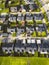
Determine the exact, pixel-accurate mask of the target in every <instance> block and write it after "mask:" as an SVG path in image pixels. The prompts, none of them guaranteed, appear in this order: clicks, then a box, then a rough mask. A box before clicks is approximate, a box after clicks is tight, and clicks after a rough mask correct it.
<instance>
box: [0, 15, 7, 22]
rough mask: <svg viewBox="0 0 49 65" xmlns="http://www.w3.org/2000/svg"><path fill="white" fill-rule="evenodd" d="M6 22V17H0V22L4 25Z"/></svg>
mask: <svg viewBox="0 0 49 65" xmlns="http://www.w3.org/2000/svg"><path fill="white" fill-rule="evenodd" d="M5 20H6V15H0V22H1V23H4V22H5Z"/></svg>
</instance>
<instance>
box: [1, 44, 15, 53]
mask: <svg viewBox="0 0 49 65" xmlns="http://www.w3.org/2000/svg"><path fill="white" fill-rule="evenodd" d="M13 47H14V44H13V43H2V51H3V53H5V54H11V53H12V52H13Z"/></svg>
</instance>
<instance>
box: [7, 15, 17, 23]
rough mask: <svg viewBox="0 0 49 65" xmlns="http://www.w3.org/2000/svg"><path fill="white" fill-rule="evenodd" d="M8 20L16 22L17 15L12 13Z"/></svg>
mask: <svg viewBox="0 0 49 65" xmlns="http://www.w3.org/2000/svg"><path fill="white" fill-rule="evenodd" d="M8 20H9V21H10V22H16V16H15V15H13V14H10V15H9V19H8Z"/></svg>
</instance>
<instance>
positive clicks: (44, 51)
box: [38, 39, 49, 54]
mask: <svg viewBox="0 0 49 65" xmlns="http://www.w3.org/2000/svg"><path fill="white" fill-rule="evenodd" d="M48 43H49V40H45V39H42V43H41V44H39V48H38V50H39V52H40V54H48V51H49V44H48Z"/></svg>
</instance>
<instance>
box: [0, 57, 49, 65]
mask: <svg viewBox="0 0 49 65" xmlns="http://www.w3.org/2000/svg"><path fill="white" fill-rule="evenodd" d="M0 65H49V59H48V58H38V57H0Z"/></svg>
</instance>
